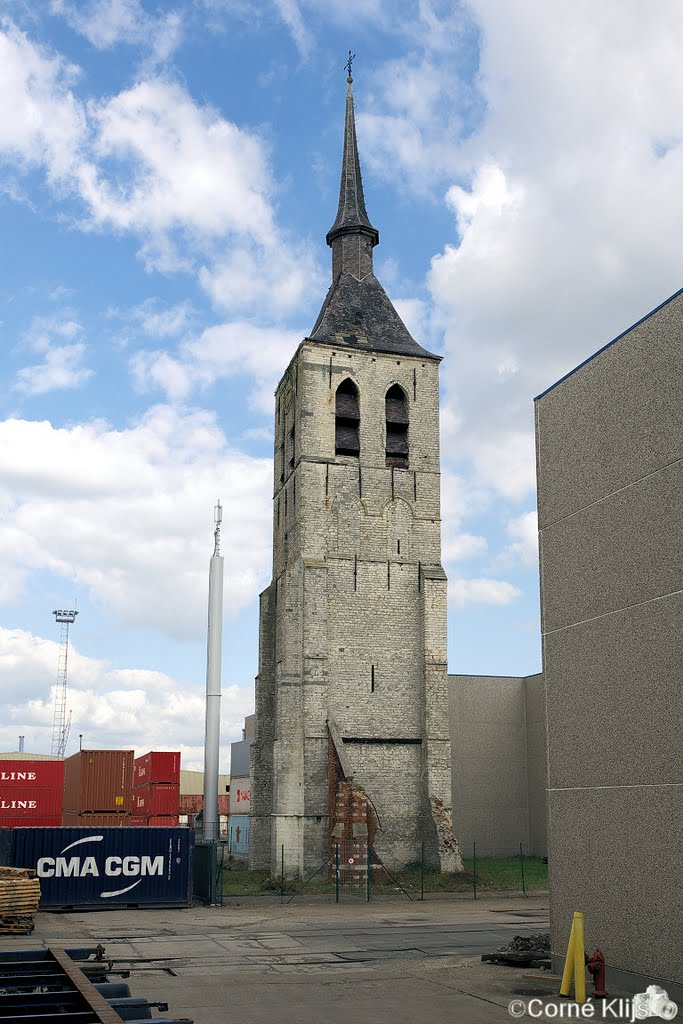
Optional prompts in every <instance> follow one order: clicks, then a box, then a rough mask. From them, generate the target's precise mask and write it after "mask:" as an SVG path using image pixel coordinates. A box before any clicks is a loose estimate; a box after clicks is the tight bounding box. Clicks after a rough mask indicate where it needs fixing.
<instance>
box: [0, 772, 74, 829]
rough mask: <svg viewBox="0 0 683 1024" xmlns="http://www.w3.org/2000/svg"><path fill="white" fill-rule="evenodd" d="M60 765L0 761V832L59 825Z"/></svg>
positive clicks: (61, 776) (60, 811)
mask: <svg viewBox="0 0 683 1024" xmlns="http://www.w3.org/2000/svg"><path fill="white" fill-rule="evenodd" d="M63 788H64V762H63V761H62V760H59V761H48V760H45V761H24V760H21V761H0V828H17V826H19V825H30V826H33V827H39V826H47V827H51V826H55V825H61V824H62V790H63Z"/></svg>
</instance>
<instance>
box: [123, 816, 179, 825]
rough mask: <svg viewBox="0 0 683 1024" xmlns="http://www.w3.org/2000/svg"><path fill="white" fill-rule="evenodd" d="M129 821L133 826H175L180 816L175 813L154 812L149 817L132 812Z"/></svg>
mask: <svg viewBox="0 0 683 1024" xmlns="http://www.w3.org/2000/svg"><path fill="white" fill-rule="evenodd" d="M130 823H131V825H133V826H134V827H135V828H140V827H141V826H145V827H146V828H177V827H178V825H179V824H180V817H179V815H177V814H155V815H150V816H149V817H144V816H143V815H140V814H132V815H131V818H130Z"/></svg>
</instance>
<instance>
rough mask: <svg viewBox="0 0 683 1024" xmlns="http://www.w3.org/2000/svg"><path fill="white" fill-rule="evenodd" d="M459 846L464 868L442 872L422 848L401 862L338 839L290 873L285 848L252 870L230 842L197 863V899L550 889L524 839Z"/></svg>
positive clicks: (543, 865)
mask: <svg viewBox="0 0 683 1024" xmlns="http://www.w3.org/2000/svg"><path fill="white" fill-rule="evenodd" d="M462 848H463V871H461V872H453V873H444V872H441V871H440V870H439V869H438V867H436V866H434V864H432V863H430V862H429V859H428V857H427V855H426V853H425V844H424V843H422V844H421V847H420V849H419V851H418V855H417V857H416V858H415V859H413V860H410V861H402V860H400V859H398V858H396V857H392V856H391V855H389V854H387V853H386V852H384V851H382V852H380V851H378V850H377V849H374V848H373V847H372V846H370V845H368V844H367V843H362V842H360V843H359V842H358V841H356V840H353V841H351V840H350V841H347V842H344V841H339V842H336V843H334V844H333V845H332V846H331V847H330V850H329V852H328V856H327V857H326V858H325V859H324V860H321V861H320V863H318V864H314V865H313V866H311V867H309V868H308V869H307V870H306V871H303V872H300V873H299V874H298V875H295V876H293V875H291V872H289V871H287V870H286V869H285V865H288V864H290V863H291V860H290V857H289V856H288V851H287V850H285V848H284V847H281V848H280V851H279V858H278V860H279V864H278V865H277V867H276V869H275V870H274V871H272V872H271V871H255V870H251V869H250V868H249V864H248V858H247V857H246V856H245V855H244V854H241V853H235V852H234V851H233V850H232V849H231V847H230V844H229V843H228V842H218V843H215V844H213V847H212V848H204V850H203V851H202V853H201V856H200V857H198V858H196V871H195V895H196V896H197V898H199V899H202V900H205V901H207V902H211V903H215V904H218V905H224V904H225V903H226V901H230V900H232V899H235V898H242V899H244V898H248V897H258V898H259V900H266V901H268V900H270V901H272V902H280V903H289V902H292V901H294V900H297V899H307V898H315V899H319V900H320V899H322V900H324V899H327V900H328V901H333V902H341V901H347V900H350V899H354V900H360V901H370V900H375V899H382V898H385V899H386V898H393V899H400V900H404V899H407V900H414V901H419V900H425V899H430V898H436V897H438V896H439V895H441V896H446V895H453V896H455V895H458V894H459V895H460V896H462V897H465V898H466V897H468V896H469V897H471V898H472V899H477V898H480V897H482V896H485V895H486V894H487V893H490V892H508V893H511V894H512V893H516V894H520V895H528V894H529V893H530V892H534V891H538V890H543V889H545V888H547V878H548V868H547V859H545V858H541V857H536V856H530V855H529V854H528V853H527V852H525V847H524V843H522V842H520V843H519V844H518V848H517V852H514V847H510V846H506V847H501V848H492V847H491V846H490V845H487V846H485V847H484V849H485V852H486V856H482V855H481V853H480V850H481V846H480V847H479V849H478V848H477V843H476V842H475V841H472V842H471V843H466V844H463V847H462ZM291 852H292V851H289V853H291Z"/></svg>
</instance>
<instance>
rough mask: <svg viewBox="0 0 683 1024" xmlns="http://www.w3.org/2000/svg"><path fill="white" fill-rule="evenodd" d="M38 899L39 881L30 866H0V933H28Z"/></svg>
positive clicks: (31, 929)
mask: <svg viewBox="0 0 683 1024" xmlns="http://www.w3.org/2000/svg"><path fill="white" fill-rule="evenodd" d="M39 900H40V881H39V880H38V879H37V878H35V871H33V870H32V869H31V868H7V867H0V934H3V935H8V934H9V935H30V934H31V932H32V931H33V929H34V927H35V916H36V911H37V910H38V901H39Z"/></svg>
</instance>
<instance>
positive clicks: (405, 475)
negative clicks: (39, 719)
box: [253, 339, 450, 873]
mask: <svg viewBox="0 0 683 1024" xmlns="http://www.w3.org/2000/svg"><path fill="white" fill-rule="evenodd" d="M360 340H361V343H362V339H360ZM347 376H348V377H351V379H352V380H353V381H354V382H355V383H356V386H357V387H358V390H359V404H360V416H361V421H360V447H361V454H360V459H355V458H352V457H348V456H335V448H334V444H335V393H336V388H337V387H338V385H339V384H340V383H341V382H342V381H343V380H344V379H345V377H347ZM395 383H398V384H400V386H401V387H402V388H403V389H404V392H405V394H406V397H407V404H408V409H409V417H410V425H409V468H408V469H397V468H394V469H391V468H388V467H387V466H386V465H385V405H384V400H385V395H386V392H387V390H388V389H389V387H391V386H392V385H393V384H395ZM439 492H440V476H439V420H438V364H437V362H436V361H434V360H432V359H428V358H414V357H409V358H407V357H404V356H403V357H400V358H398V357H394V356H391V355H386V354H379V353H376V352H372V351H367V352H365V351H362V350H356V349H354V350H352V351H349V350H348V349H346V348H344V347H343V346H342V347H340V349H339V350H338V351H337V350H335V349H332V348H331V347H330V346H329V345H324V344H318V343H313V342H304V343H302V345H301V346H300V347H299V349H298V351H297V353H296V355H295V357H294V359H293V360H292V363H291V364H290V366H289V367H288V369H287V371H286V372H285V374H284V376H283V378H282V381H281V382H280V385H279V386H278V389H277V392H276V431H275V459H274V515H273V578H274V583H273V588H272V590H273V597H272V606H273V608H274V611H273V613H272V614H271V615H270V616H267V617H262V629H266V630H268V631H269V632H270V635H271V640H270V641H269V642H268V643H266V647H268V649H272V650H273V652H274V653H273V658H272V660H273V667H272V672H271V675H270V676H269V677H268V680H266V674H265V672H263V671H262V670H261V669H260V672H259V678H260V679H261V676H263V680H262V681H261V682H260V683H257V693H258V689H259V686H260V687H261V689H264V688H266V689H267V688H268V686H271V687H272V689H273V691H274V692H273V693H272V694H270V696H269V697H268V699H266V698H265V696H264V695H262V696H261V698H260V707H261V708H262V709H263V711H264V712H265V713H271V714H272V715H273V733H272V746H271V748H270V749H271V750H272V754H271V753H269V752H268V747H269V743H271V739H270V738H268V735H267V730H266V731H264V732H263V733H262V735H263V741H262V742H261V743H259V740H258V736H259V730H258V729H257V741H256V743H255V745H254V746H255V752H254V770H255V773H256V774H255V776H254V782H253V790H254V796H253V799H254V800H255V804H256V806H257V807H259V808H265V807H266V806H267V797H266V792H267V790H268V783H267V779H266V775H267V772H268V768H269V764H272V772H273V783H272V786H271V787H270V788H271V791H272V813H273V819H272V838H271V859H272V861H271V862H272V863H273V864H275V863H276V862H277V863H279V850H280V847H281V845H284V846H285V857H286V870H288V871H289V872H292V873H294V872H297V871H298V872H300V871H305V870H306V869H307V867H308V866H312V865H314V864H319V863H321V857H323V858H324V855H325V851H326V849H327V848H328V842H329V831H330V829H329V825H330V823H329V814H328V764H327V762H328V749H327V742H328V740H327V720H328V717H329V716H332V717H334V718H335V719H336V721H337V722H338V725H339V728H340V731H341V734H342V737H343V739H344V740H346V741H347V742H346V743H345V744H344V746H345V750H346V753H347V755H348V758H349V759H350V762H351V763H352V765H353V770H354V779H355V780H356V781H357V782H358V784H359V785H361V786H362V787H363V789H364V790H365V791H366V792H367V795H368V798H369V800H370V801H371V804H372V806H374V807H375V809H376V812H377V817H378V825H377V828H378V831H377V844H378V847H379V848H380V852H381V853H382V855H384V856H387V857H394V858H396V859H402V860H410V859H415V857H416V856H418V855H419V849H420V844H421V841H422V839H423V838H427V840H428V847H429V848H430V850H431V855H432V856H433V857H434V856H436V855H437V845H438V842H437V836H436V829H435V827H434V821H433V817H432V813H431V807H432V804H431V797H436V798H437V799H438V800H440V801H442V803H443V806H444V807H445V808H446V810H447V811H448V810H449V809H450V741H449V738H448V728H447V722H448V711H447V707H448V692H447V683H446V604H445V601H446V579H445V574H444V572H443V569H442V568H441V565H440V560H441V559H440V507H439V503H440V495H439ZM258 701H259V697H258V696H257V717H258V716H259V715H260V714H261V711H260V710H259V706H258ZM269 709H270V710H269ZM257 776H258V781H257ZM259 791H260V792H259ZM263 827H264V828H265V829H267V825H266V824H265V819H264V824H263ZM259 836H260V834H259ZM262 846H263V843H262V840H261V838H259V839H258V850H259V852H258V854H256V853H255V855H254V856H255V857H258V858H261V857H262V852H261V851H262Z"/></svg>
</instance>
